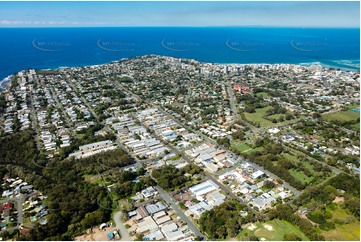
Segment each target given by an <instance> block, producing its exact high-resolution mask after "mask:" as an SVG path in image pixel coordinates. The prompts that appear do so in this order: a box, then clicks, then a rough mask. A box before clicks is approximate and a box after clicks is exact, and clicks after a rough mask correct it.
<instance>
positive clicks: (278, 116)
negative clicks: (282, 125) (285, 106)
mask: <svg viewBox="0 0 361 242" xmlns="http://www.w3.org/2000/svg"><path fill="white" fill-rule="evenodd" d="M281 116H283V118H285V117H286V116H285V115H284V114H280V113H279V114H273V115H270V116H268V118H269V119H271V120H272V119H273V118H275V119H277V120H278V119H279V118H280V117H281Z"/></svg>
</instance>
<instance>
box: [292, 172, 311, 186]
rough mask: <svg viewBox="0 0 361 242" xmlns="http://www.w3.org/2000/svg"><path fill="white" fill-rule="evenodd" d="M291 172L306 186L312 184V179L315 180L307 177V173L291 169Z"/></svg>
mask: <svg viewBox="0 0 361 242" xmlns="http://www.w3.org/2000/svg"><path fill="white" fill-rule="evenodd" d="M289 172H290V174H291V175H292V176H293V177H294V178H295V179H297V180H299V181H300V182H302V184H306V183H308V182H311V181H312V179H313V177H312V176H311V177H309V176H306V175H305V173H303V172H302V171H297V170H295V169H290V170H289Z"/></svg>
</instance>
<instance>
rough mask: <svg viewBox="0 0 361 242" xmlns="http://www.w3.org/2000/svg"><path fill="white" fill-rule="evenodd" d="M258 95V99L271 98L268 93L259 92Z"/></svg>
mask: <svg viewBox="0 0 361 242" xmlns="http://www.w3.org/2000/svg"><path fill="white" fill-rule="evenodd" d="M256 95H257V97H263V98H265V97H268V96H269V95H268V93H267V92H259V93H257V94H256Z"/></svg>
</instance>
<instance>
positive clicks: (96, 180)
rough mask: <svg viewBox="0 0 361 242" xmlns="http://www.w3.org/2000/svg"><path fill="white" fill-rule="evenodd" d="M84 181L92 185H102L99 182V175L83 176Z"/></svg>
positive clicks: (100, 181)
mask: <svg viewBox="0 0 361 242" xmlns="http://www.w3.org/2000/svg"><path fill="white" fill-rule="evenodd" d="M83 177H84V180H85V181H87V182H89V183H93V184H95V183H96V184H101V185H103V181H102V180H101V177H100V176H99V175H84V176H83Z"/></svg>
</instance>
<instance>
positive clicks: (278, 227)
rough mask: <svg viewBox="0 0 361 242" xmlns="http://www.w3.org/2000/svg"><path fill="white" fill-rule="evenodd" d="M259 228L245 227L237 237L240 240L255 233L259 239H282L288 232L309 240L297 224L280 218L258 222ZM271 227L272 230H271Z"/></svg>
mask: <svg viewBox="0 0 361 242" xmlns="http://www.w3.org/2000/svg"><path fill="white" fill-rule="evenodd" d="M254 225H255V226H256V227H257V228H255V229H253V230H250V229H248V227H247V228H244V229H243V230H242V231H241V232H240V233H239V234H238V235H237V239H238V240H240V239H242V237H244V236H245V235H246V233H248V234H250V235H255V236H256V237H257V238H258V239H259V240H261V239H262V238H264V239H266V240H273V241H282V240H283V237H284V236H285V235H286V234H296V235H297V236H298V237H300V238H301V239H302V240H309V239H308V238H307V236H305V235H304V234H303V233H302V232H301V231H300V230H299V229H298V228H297V227H296V226H294V225H292V224H291V223H289V222H287V221H281V220H278V219H275V220H271V221H267V222H265V223H260V222H257V223H255V224H254ZM265 225H270V226H272V228H270V227H269V228H268V229H267V228H266V227H265ZM269 229H270V230H269Z"/></svg>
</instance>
